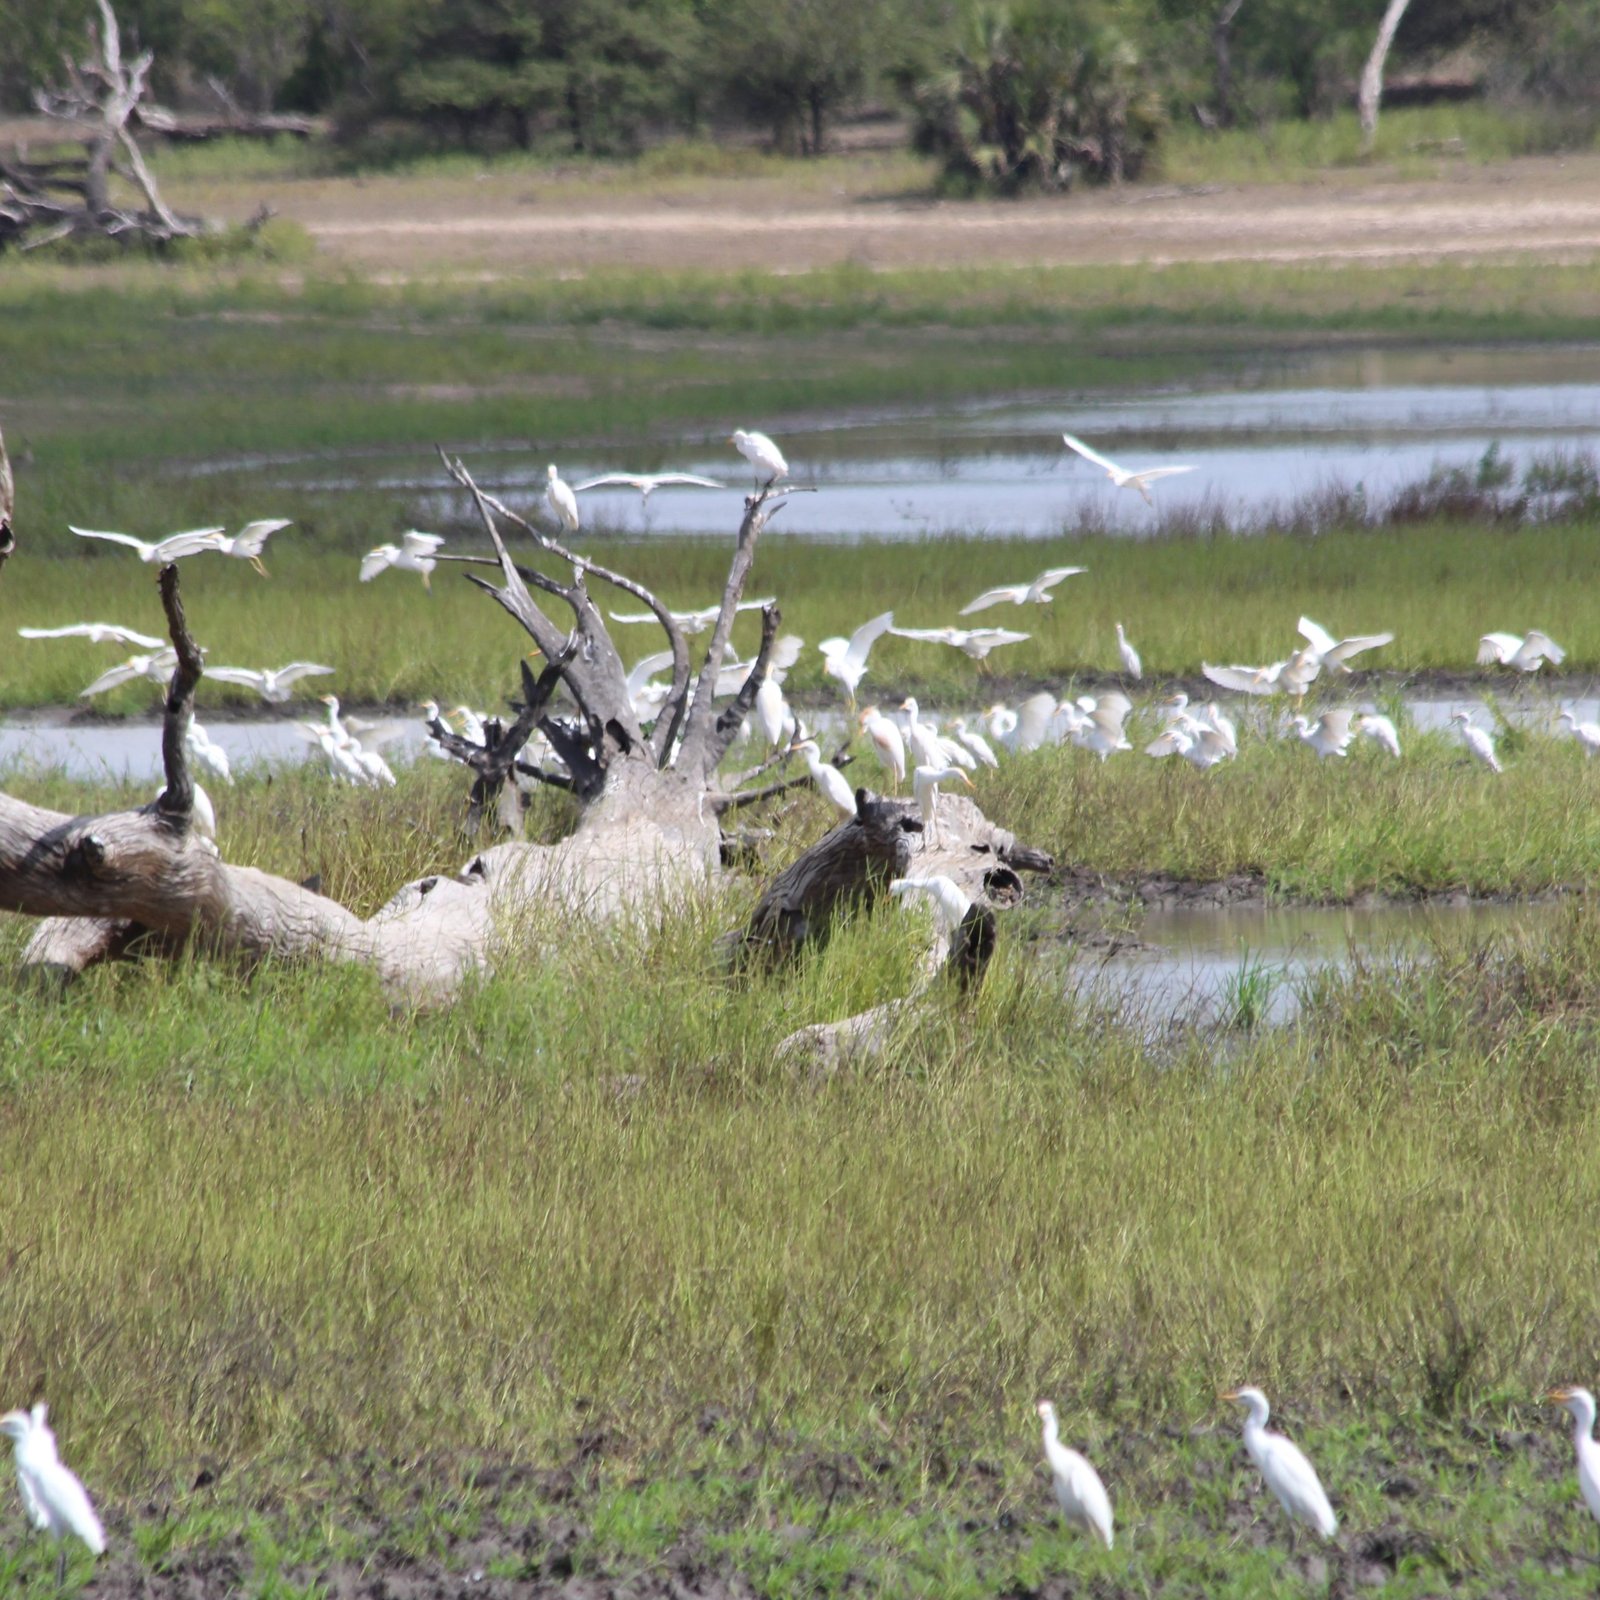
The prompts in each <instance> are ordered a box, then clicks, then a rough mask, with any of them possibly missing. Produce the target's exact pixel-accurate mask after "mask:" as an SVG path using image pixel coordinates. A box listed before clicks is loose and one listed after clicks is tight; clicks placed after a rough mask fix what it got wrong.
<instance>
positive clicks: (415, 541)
mask: <svg viewBox="0 0 1600 1600" xmlns="http://www.w3.org/2000/svg"><path fill="white" fill-rule="evenodd" d="M443 543H444V539H443V537H442V536H441V535H439V534H437V533H423V532H421V531H420V530H418V529H416V528H408V529H407V530H406V532H405V533H404V534H402V535H401V537H400V544H401V547H402V548H403V549H404V550H405V553H406V554H407V555H408V556H431V555H432V554H433V553H434V552H435V551H436V550H438V548H439V547H440V546H441V545H442V544H443Z"/></svg>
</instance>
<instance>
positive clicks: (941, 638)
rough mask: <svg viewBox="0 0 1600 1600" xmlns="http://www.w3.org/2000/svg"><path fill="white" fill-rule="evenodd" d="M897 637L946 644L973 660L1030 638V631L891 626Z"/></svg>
mask: <svg viewBox="0 0 1600 1600" xmlns="http://www.w3.org/2000/svg"><path fill="white" fill-rule="evenodd" d="M889 632H890V633H892V634H893V635H894V636H895V638H897V639H917V640H920V641H921V642H922V643H923V644H948V645H952V646H954V647H955V648H956V649H957V650H961V651H964V652H965V653H966V654H967V655H969V656H971V657H972V659H973V660H974V661H977V662H980V663H981V662H984V661H987V660H988V659H989V652H990V651H991V650H998V649H999V648H1000V646H1001V645H1003V644H1022V643H1023V642H1024V641H1025V640H1028V639H1031V638H1032V637H1033V635H1032V634H1031V633H1018V632H1016V631H1015V629H1012V628H891V629H890V630H889Z"/></svg>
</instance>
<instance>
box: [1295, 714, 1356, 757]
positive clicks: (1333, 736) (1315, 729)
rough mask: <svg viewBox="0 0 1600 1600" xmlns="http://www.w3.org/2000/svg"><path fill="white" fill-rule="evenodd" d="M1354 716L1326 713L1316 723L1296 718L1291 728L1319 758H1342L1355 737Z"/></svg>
mask: <svg viewBox="0 0 1600 1600" xmlns="http://www.w3.org/2000/svg"><path fill="white" fill-rule="evenodd" d="M1354 716H1355V714H1354V712H1351V711H1324V712H1323V713H1322V715H1321V716H1320V717H1318V718H1317V720H1316V721H1315V722H1310V721H1308V720H1307V719H1306V718H1305V717H1295V718H1294V719H1293V720H1292V723H1291V726H1292V727H1293V728H1294V731H1295V733H1296V734H1297V735H1298V736H1299V738H1300V741H1301V743H1303V744H1308V745H1310V746H1311V748H1312V749H1313V750H1315V751H1316V752H1317V754H1318V755H1319V756H1321V757H1323V758H1324V759H1326V758H1327V757H1328V756H1342V755H1343V754H1344V753H1345V752H1346V751H1347V750H1348V749H1349V748H1350V741H1351V740H1352V739H1353V738H1354V737H1355V729H1354V727H1353V726H1352V723H1353V721H1354Z"/></svg>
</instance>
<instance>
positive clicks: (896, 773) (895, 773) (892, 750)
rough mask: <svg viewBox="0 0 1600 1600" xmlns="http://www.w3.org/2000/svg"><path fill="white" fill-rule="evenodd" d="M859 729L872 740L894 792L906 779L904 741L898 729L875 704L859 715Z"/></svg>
mask: <svg viewBox="0 0 1600 1600" xmlns="http://www.w3.org/2000/svg"><path fill="white" fill-rule="evenodd" d="M859 720H860V723H861V731H862V732H863V733H864V734H866V736H867V737H868V738H869V739H870V740H871V741H872V744H873V748H874V749H875V750H876V751H877V752H878V760H879V761H881V762H882V763H883V765H884V767H885V768H886V769H887V771H888V773H889V776H890V778H891V779H892V780H893V787H894V791H895V793H897V794H898V793H899V791H900V785H901V784H902V783H904V782H905V781H906V742H905V740H904V739H903V738H901V736H900V730H899V728H897V727H896V726H895V725H894V723H892V722H891V721H890V720H889V719H888V718H887V717H886V716H884V714H883V713H882V712H881V711H880V710H879V709H878V708H877V707H876V706H867V707H865V708H864V709H863V711H862V713H861V716H860V719H859Z"/></svg>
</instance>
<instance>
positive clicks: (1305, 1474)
mask: <svg viewBox="0 0 1600 1600" xmlns="http://www.w3.org/2000/svg"><path fill="white" fill-rule="evenodd" d="M1218 1398H1219V1399H1222V1400H1232V1401H1234V1402H1236V1403H1237V1404H1239V1405H1241V1406H1243V1407H1244V1408H1245V1419H1244V1447H1245V1449H1246V1450H1248V1451H1249V1452H1250V1459H1251V1460H1252V1461H1253V1462H1255V1464H1256V1470H1257V1471H1258V1472H1259V1473H1260V1474H1261V1476H1262V1477H1263V1478H1265V1479H1266V1480H1267V1487H1268V1488H1269V1489H1270V1490H1271V1491H1272V1492H1273V1494H1274V1495H1276V1496H1277V1499H1278V1504H1279V1505H1281V1506H1282V1507H1283V1509H1284V1510H1285V1511H1287V1512H1288V1513H1289V1516H1290V1517H1291V1519H1293V1521H1295V1522H1303V1523H1305V1525H1306V1526H1307V1527H1308V1528H1314V1529H1315V1530H1316V1532H1317V1533H1318V1534H1319V1535H1320V1536H1321V1537H1322V1538H1324V1539H1331V1538H1332V1537H1333V1536H1334V1534H1335V1533H1337V1532H1338V1531H1339V1519H1338V1518H1337V1517H1336V1516H1334V1514H1333V1507H1332V1506H1331V1505H1329V1504H1328V1496H1327V1495H1326V1493H1324V1491H1323V1488H1322V1484H1321V1481H1320V1480H1319V1479H1318V1477H1317V1472H1316V1468H1315V1467H1313V1466H1312V1465H1311V1463H1310V1462H1309V1461H1307V1460H1306V1458H1305V1456H1304V1455H1302V1454H1301V1452H1300V1451H1299V1450H1298V1449H1297V1448H1296V1447H1295V1446H1294V1445H1293V1444H1291V1443H1290V1442H1289V1440H1287V1439H1286V1438H1284V1436H1283V1435H1282V1434H1281V1433H1268V1432H1267V1417H1268V1415H1269V1413H1270V1410H1271V1408H1270V1407H1269V1406H1268V1404H1267V1397H1266V1396H1265V1395H1264V1394H1262V1392H1261V1391H1260V1390H1259V1389H1252V1388H1243V1389H1227V1390H1224V1392H1223V1393H1222V1394H1221V1395H1220V1396H1219V1397H1218Z"/></svg>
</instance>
